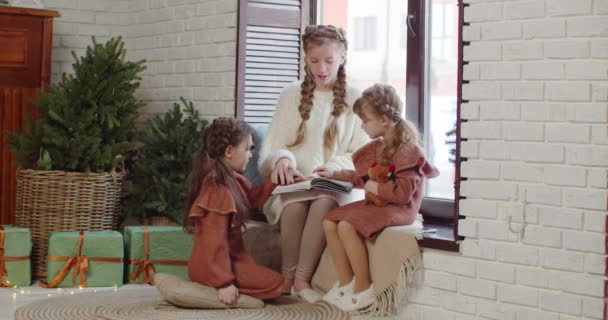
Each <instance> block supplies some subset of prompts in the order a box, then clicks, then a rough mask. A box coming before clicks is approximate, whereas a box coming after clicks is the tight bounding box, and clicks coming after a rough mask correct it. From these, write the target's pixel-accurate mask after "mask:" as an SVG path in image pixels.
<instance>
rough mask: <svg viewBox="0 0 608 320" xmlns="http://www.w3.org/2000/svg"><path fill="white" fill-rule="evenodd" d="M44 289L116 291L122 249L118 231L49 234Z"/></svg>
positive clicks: (122, 253) (120, 282)
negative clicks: (110, 289) (109, 289)
mask: <svg viewBox="0 0 608 320" xmlns="http://www.w3.org/2000/svg"><path fill="white" fill-rule="evenodd" d="M47 270H48V272H47V283H46V284H43V286H45V287H51V288H54V287H60V288H65V287H73V286H74V287H80V286H82V287H119V286H121V285H122V281H123V272H124V246H123V240H122V235H121V234H120V232H118V231H84V232H83V231H81V232H59V231H55V232H50V233H49V253H48V267H47Z"/></svg>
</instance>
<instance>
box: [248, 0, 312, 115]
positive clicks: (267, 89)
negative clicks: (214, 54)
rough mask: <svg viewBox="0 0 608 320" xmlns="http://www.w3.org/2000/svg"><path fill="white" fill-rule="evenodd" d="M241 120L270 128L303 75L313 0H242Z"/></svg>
mask: <svg viewBox="0 0 608 320" xmlns="http://www.w3.org/2000/svg"><path fill="white" fill-rule="evenodd" d="M238 12H239V13H238V46H237V55H238V58H237V79H236V115H237V118H239V119H244V120H245V121H247V122H249V123H252V124H264V123H270V121H271V120H272V115H273V114H274V108H275V106H276V102H277V99H278V97H279V94H280V92H281V90H282V89H283V87H285V86H286V85H287V84H289V83H291V82H293V81H296V80H298V79H299V78H300V76H301V75H303V69H302V66H303V65H302V53H301V48H300V34H301V33H302V30H303V28H304V27H306V26H307V25H308V24H309V23H310V12H311V8H310V0H239V11H238Z"/></svg>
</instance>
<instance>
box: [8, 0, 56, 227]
mask: <svg viewBox="0 0 608 320" xmlns="http://www.w3.org/2000/svg"><path fill="white" fill-rule="evenodd" d="M58 15H59V14H58V12H56V11H50V10H38V9H27V8H16V7H8V6H0V224H10V223H14V220H15V190H16V181H17V179H16V168H15V166H14V163H13V161H14V157H13V156H12V155H11V153H10V151H9V149H8V139H7V137H6V136H5V135H4V132H5V131H9V132H14V131H18V130H21V128H22V126H23V124H24V122H25V118H26V117H27V116H28V115H32V116H35V115H36V109H35V107H33V106H32V104H31V102H32V100H33V99H34V98H35V97H36V91H37V90H39V89H43V88H44V87H45V86H46V85H48V84H49V80H50V67H51V49H52V48H51V47H52V33H53V28H52V23H53V17H56V16H58Z"/></svg>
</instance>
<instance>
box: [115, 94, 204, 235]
mask: <svg viewBox="0 0 608 320" xmlns="http://www.w3.org/2000/svg"><path fill="white" fill-rule="evenodd" d="M180 100H181V104H182V105H180V104H178V103H174V104H173V108H172V109H169V110H168V111H167V112H166V113H165V114H164V115H156V116H154V117H152V118H150V119H148V120H147V121H146V125H145V127H144V128H143V130H142V131H141V134H140V143H141V147H140V148H139V149H138V150H137V154H136V156H135V160H134V162H135V165H134V167H133V170H132V171H133V172H132V177H130V178H131V180H132V183H133V184H132V186H131V192H130V194H129V196H128V197H127V199H126V201H125V202H126V205H125V208H126V211H127V214H129V215H132V216H135V217H137V218H138V219H140V220H141V221H140V222H143V223H144V224H152V225H158V224H165V225H166V224H178V223H181V220H182V217H183V214H184V210H185V209H184V202H185V196H186V191H187V182H188V179H189V176H190V172H191V171H192V159H193V155H194V153H195V152H196V150H198V149H200V148H201V145H202V136H203V132H204V131H205V129H206V128H207V124H208V123H207V120H205V119H201V118H200V116H199V113H198V111H197V110H195V109H194V106H193V104H192V102H190V101H186V100H185V99H184V98H180ZM182 106H183V108H182Z"/></svg>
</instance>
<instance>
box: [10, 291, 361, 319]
mask: <svg viewBox="0 0 608 320" xmlns="http://www.w3.org/2000/svg"><path fill="white" fill-rule="evenodd" d="M146 289H148V290H139V289H135V290H125V291H105V292H96V293H82V294H77V295H70V296H64V297H57V298H49V299H46V300H42V301H37V302H33V303H31V304H28V305H25V306H22V307H20V308H19V309H17V311H16V312H15V320H29V319H36V320H82V319H88V320H93V319H99V320H123V319H124V320H127V319H128V320H176V319H186V320H191V319H192V320H194V319H197V320H199V319H200V320H208V319H209V320H215V319H218V320H219V319H234V320H245V319H247V320H249V319H256V320H257V319H259V320H262V319H263V320H267V319H268V320H274V319H277V320H278V319H281V320H283V319H290V320H291V319H295V320H317V319H318V320H321V319H323V320H324V319H336V320H341V319H350V316H349V315H348V314H347V313H345V312H343V311H342V310H340V309H338V308H336V307H334V306H331V305H329V304H327V303H325V302H321V303H315V304H309V303H303V302H300V301H299V300H295V299H294V298H291V297H280V298H279V299H276V300H275V301H274V302H273V303H272V304H266V306H265V307H264V308H261V309H226V310H197V309H180V308H177V307H175V306H173V305H172V304H170V303H168V302H166V301H164V300H163V299H162V297H161V296H160V294H159V293H158V291H156V290H149V288H146Z"/></svg>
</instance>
